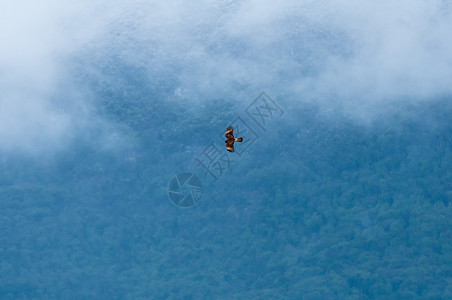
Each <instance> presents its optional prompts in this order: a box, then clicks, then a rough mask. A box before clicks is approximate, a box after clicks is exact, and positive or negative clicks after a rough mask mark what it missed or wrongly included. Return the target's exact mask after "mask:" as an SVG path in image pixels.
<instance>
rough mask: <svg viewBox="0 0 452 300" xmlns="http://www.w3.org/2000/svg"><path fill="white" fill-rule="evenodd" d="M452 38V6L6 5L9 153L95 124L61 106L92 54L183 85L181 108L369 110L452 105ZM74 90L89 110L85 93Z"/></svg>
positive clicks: (1, 57) (3, 99)
mask: <svg viewBox="0 0 452 300" xmlns="http://www.w3.org/2000/svg"><path fill="white" fill-rule="evenodd" d="M450 32H452V15H451V11H450V7H449V6H448V2H447V1H445V0H444V1H440V0H432V1H423V0H415V1H408V0H402V1H396V2H394V1H378V2H377V1H357V0H352V1H349V0H347V1H346V0H329V1H321V2H319V1H284V2H282V3H277V2H274V1H256V0H247V1H208V0H202V1H196V2H193V1H192V2H187V1H182V0H173V1H133V2H130V1H129V2H127V3H125V2H122V1H105V0H98V1H96V2H88V1H86V2H84V3H78V4H73V3H71V2H69V1H67V2H66V1H56V0H46V1H39V3H37V2H33V1H3V2H2V4H1V5H0V39H1V41H2V43H1V44H2V47H0V117H1V119H0V148H2V149H14V148H17V147H28V148H30V149H33V148H34V147H37V146H38V145H42V144H43V143H45V144H55V141H58V140H59V139H60V138H61V137H63V136H67V131H68V130H71V127H72V125H73V122H74V119H80V117H85V118H88V115H89V113H86V114H87V115H85V116H83V115H82V116H81V115H80V114H81V111H82V110H80V109H74V110H64V109H61V106H59V105H58V101H59V100H60V99H58V97H60V96H61V87H62V82H65V84H67V82H70V80H69V79H68V78H67V76H69V75H68V73H67V72H66V71H65V70H66V68H67V67H68V65H70V64H73V63H74V62H73V61H72V58H73V57H76V56H80V55H81V54H82V53H83V55H89V56H92V57H93V58H96V59H104V58H105V57H109V56H111V57H113V56H114V57H117V59H119V60H123V61H124V62H126V63H128V64H133V65H136V66H140V67H144V68H147V69H148V71H149V81H150V82H151V83H152V82H153V78H154V77H156V76H160V75H161V73H162V72H168V73H172V75H174V76H173V77H177V78H178V84H179V86H178V87H177V89H178V92H177V93H174V94H175V97H181V98H185V99H188V100H190V101H193V102H194V103H196V102H197V101H198V102H199V101H204V99H211V98H212V97H215V98H216V97H224V98H229V99H233V98H235V99H239V100H240V99H243V100H244V101H249V100H250V99H249V97H253V96H254V95H255V94H256V93H258V92H259V91H261V90H266V91H267V92H268V93H270V94H284V95H288V96H290V97H291V98H293V99H300V100H302V99H306V98H309V99H314V100H315V101H323V100H322V99H326V98H327V99H331V98H335V99H337V100H339V101H341V102H343V103H344V105H345V106H347V105H348V106H350V107H357V105H358V106H361V107H365V106H366V105H367V104H368V103H370V104H371V105H375V103H381V101H397V99H401V98H411V99H429V98H433V97H436V96H438V95H444V94H450V93H451V92H452V84H450V78H452V35H451V34H450ZM87 61H89V60H87ZM91 61H92V60H91ZM93 68H96V66H91V65H87V66H82V67H81V68H79V70H81V71H82V72H83V71H87V72H88V71H93V70H92V69H93ZM95 71H98V73H99V76H103V75H104V74H103V73H102V72H103V71H100V70H95ZM94 73H96V72H94ZM109 80H110V81H109V83H110V84H114V80H115V78H109ZM65 88H67V89H68V92H69V93H70V94H69V95H67V99H70V101H73V102H74V103H77V102H80V103H84V104H83V105H88V104H87V103H86V100H83V97H84V96H85V95H86V94H87V93H85V91H77V90H76V89H77V88H78V87H76V86H66V85H65ZM175 90H176V89H175ZM56 95H60V96H58V97H57V96H56ZM67 99H65V100H64V101H68V100H67ZM74 105H75V106H77V105H78V104H74ZM80 105H81V104H80ZM88 106H89V105H88ZM52 141H53V142H52Z"/></svg>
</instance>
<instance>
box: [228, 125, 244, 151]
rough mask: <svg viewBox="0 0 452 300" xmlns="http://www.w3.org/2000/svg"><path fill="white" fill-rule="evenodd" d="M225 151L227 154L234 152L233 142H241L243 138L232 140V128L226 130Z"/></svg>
mask: <svg viewBox="0 0 452 300" xmlns="http://www.w3.org/2000/svg"><path fill="white" fill-rule="evenodd" d="M225 136H226V138H227V140H226V141H225V143H226V149H227V150H228V151H229V152H234V142H242V141H243V138H234V128H232V126H229V127H228V129H226V135H225Z"/></svg>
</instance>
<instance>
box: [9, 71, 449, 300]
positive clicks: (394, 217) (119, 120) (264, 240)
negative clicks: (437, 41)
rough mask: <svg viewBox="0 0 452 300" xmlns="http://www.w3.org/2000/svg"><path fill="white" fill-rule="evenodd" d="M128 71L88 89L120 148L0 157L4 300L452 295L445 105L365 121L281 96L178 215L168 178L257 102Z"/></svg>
mask: <svg viewBox="0 0 452 300" xmlns="http://www.w3.org/2000/svg"><path fill="white" fill-rule="evenodd" d="M128 72H129V71H127V70H124V69H123V70H122V73H121V74H122V75H121V76H123V78H129V79H130V78H135V79H134V80H135V81H134V80H129V81H128V82H123V84H122V86H120V87H118V88H117V89H115V87H114V86H111V85H109V84H108V83H105V84H102V83H99V82H98V83H94V84H93V87H94V89H95V90H96V91H95V95H94V97H93V99H97V100H96V101H98V102H96V107H97V109H98V113H99V114H100V115H101V116H102V117H103V118H104V119H108V120H110V122H111V124H114V125H111V126H112V127H111V130H112V131H115V132H117V133H118V134H117V136H116V137H117V139H110V140H108V141H105V140H96V139H95V138H93V137H95V136H99V135H96V133H93V136H92V137H90V136H89V135H82V134H78V133H77V132H74V138H73V140H72V141H71V144H70V145H68V146H67V147H66V148H64V149H63V150H60V151H57V152H55V153H52V154H48V155H47V156H45V158H40V157H36V156H34V157H33V156H32V157H30V156H28V155H27V154H24V153H20V152H18V153H15V154H13V153H11V152H8V153H7V152H5V153H2V156H1V159H0V228H1V236H0V297H1V298H2V299H22V298H23V299H29V298H60V299H61V298H94V299H119V298H132V299H144V298H146V299H166V298H172V299H203V298H206V299H208V298H216V299H280V298H290V299H345V298H350V299H379V298H382V297H383V298H390V299H413V298H419V299H447V298H450V297H452V289H451V286H452V284H451V278H452V277H451V276H452V248H451V247H452V227H451V225H452V213H451V207H450V205H449V204H450V201H451V200H452V185H451V183H452V172H451V167H452V151H451V150H452V122H451V121H450V120H451V116H452V106H451V105H450V99H448V98H445V99H439V100H434V101H433V100H432V101H425V102H413V103H411V104H410V102H409V101H406V102H403V103H404V104H402V105H399V107H398V108H397V109H388V110H387V112H388V113H386V114H384V115H381V116H374V118H373V119H372V120H370V121H369V122H362V121H360V120H357V119H355V118H354V117H351V116H349V115H347V114H346V113H345V112H344V111H342V110H341V109H340V108H339V107H338V108H337V109H333V110H331V109H326V107H325V106H322V105H316V104H312V103H307V102H303V101H296V100H295V99H281V98H278V95H275V97H274V98H275V100H277V101H278V103H279V104H280V105H281V106H282V107H283V108H284V109H285V114H284V116H283V117H281V118H280V119H278V120H275V121H274V122H273V123H272V124H271V125H270V126H269V128H268V130H267V132H266V133H265V134H261V138H260V139H259V140H258V141H257V142H256V144H255V145H254V146H253V147H251V148H250V149H249V150H248V151H247V152H246V153H245V154H244V156H243V157H242V158H240V159H238V160H237V162H236V163H234V164H233V165H232V166H231V169H230V170H228V171H227V172H226V173H225V174H224V175H223V176H222V177H221V178H220V179H219V180H218V181H217V182H210V181H209V180H208V179H207V178H204V177H201V179H202V180H203V182H204V183H205V186H204V193H203V196H202V198H201V201H200V202H199V203H198V204H197V205H196V206H194V207H191V208H186V209H183V208H179V207H177V206H174V205H173V204H172V203H171V202H170V201H169V199H168V196H167V193H166V190H167V185H168V182H169V180H170V179H171V178H172V176H174V175H176V174H177V173H179V172H187V171H188V172H191V171H193V172H195V171H196V172H198V173H199V171H200V170H193V169H192V168H193V165H194V164H193V161H192V159H193V158H194V157H195V156H196V155H197V154H199V152H200V151H202V149H203V147H205V146H206V145H207V144H208V143H209V142H210V141H211V140H215V139H217V138H218V134H220V133H221V132H222V131H223V130H224V128H225V126H227V125H228V122H230V121H231V120H232V119H233V118H235V117H236V116H237V115H240V114H243V109H244V108H245V107H246V106H247V105H248V103H243V104H237V103H236V102H230V101H229V100H228V99H221V98H214V97H212V99H209V101H206V102H205V104H203V105H200V106H189V105H188V104H187V103H184V102H177V101H175V100H174V99H173V100H172V99H171V97H169V96H168V95H169V92H168V91H167V90H166V88H165V86H162V85H158V84H156V86H160V87H161V89H160V90H158V91H155V90H154V91H149V90H147V88H146V86H147V84H145V83H144V81H140V76H139V71H137V70H132V71H131V72H134V73H133V74H134V76H128ZM115 76H119V75H118V74H116V75H115ZM86 80H88V79H87V78H81V81H86ZM89 80H91V79H89ZM168 90H171V89H168ZM259 92H260V91H258V92H256V95H250V100H252V99H253V98H254V97H256V96H257V95H258V93H259ZM151 93H153V94H159V95H162V97H161V99H160V98H158V97H157V98H155V97H150V96H149V94H151ZM332 103H334V101H332ZM103 128H104V129H102V130H105V126H104V127H103ZM99 130H100V129H99ZM94 131H95V130H94ZM238 147H239V146H238ZM201 174H202V173H201Z"/></svg>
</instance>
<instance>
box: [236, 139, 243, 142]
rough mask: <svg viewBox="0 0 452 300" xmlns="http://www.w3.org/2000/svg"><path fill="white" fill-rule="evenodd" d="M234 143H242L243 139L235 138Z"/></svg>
mask: <svg viewBox="0 0 452 300" xmlns="http://www.w3.org/2000/svg"><path fill="white" fill-rule="evenodd" d="M235 141H236V142H241V141H243V138H236V139H235Z"/></svg>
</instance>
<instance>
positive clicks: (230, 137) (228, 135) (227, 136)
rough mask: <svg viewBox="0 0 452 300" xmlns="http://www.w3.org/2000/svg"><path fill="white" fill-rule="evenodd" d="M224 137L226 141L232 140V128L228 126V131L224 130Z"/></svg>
mask: <svg viewBox="0 0 452 300" xmlns="http://www.w3.org/2000/svg"><path fill="white" fill-rule="evenodd" d="M225 137H226V138H227V139H233V138H234V128H232V126H229V127H228V129H226V135H225Z"/></svg>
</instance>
